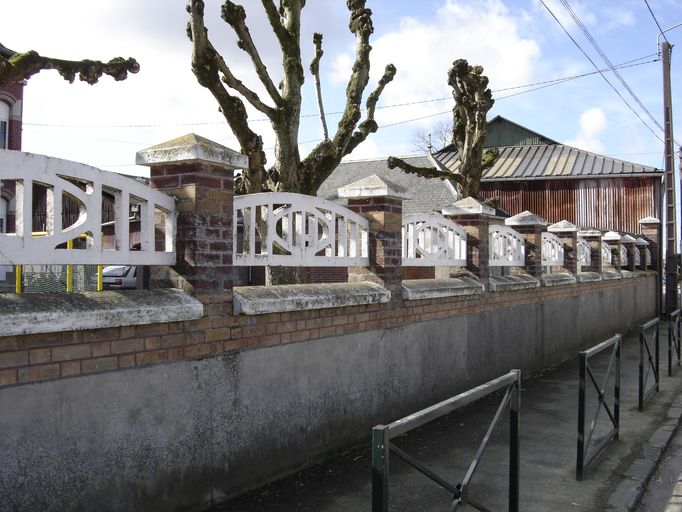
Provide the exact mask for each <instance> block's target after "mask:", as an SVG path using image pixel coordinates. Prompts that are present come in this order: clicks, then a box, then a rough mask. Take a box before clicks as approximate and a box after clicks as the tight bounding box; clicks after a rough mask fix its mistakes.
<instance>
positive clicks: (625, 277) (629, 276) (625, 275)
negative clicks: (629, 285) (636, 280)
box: [620, 270, 637, 279]
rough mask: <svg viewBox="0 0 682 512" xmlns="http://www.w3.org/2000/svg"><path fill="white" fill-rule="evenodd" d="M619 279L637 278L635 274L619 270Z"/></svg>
mask: <svg viewBox="0 0 682 512" xmlns="http://www.w3.org/2000/svg"><path fill="white" fill-rule="evenodd" d="M620 277H622V278H623V279H630V278H631V277H637V272H632V271H631V270H621V271H620Z"/></svg>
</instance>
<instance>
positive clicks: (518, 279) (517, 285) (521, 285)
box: [489, 275, 540, 292]
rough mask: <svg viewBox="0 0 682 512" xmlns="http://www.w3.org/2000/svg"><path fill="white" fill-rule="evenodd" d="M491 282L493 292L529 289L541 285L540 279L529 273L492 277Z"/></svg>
mask: <svg viewBox="0 0 682 512" xmlns="http://www.w3.org/2000/svg"><path fill="white" fill-rule="evenodd" d="M489 283H490V291H491V292H501V291H510V290H527V289H529V288H538V287H539V286H540V281H538V280H537V279H535V278H534V277H533V276H529V275H518V276H496V277H491V278H490V281H489Z"/></svg>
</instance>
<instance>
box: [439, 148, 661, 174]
mask: <svg viewBox="0 0 682 512" xmlns="http://www.w3.org/2000/svg"><path fill="white" fill-rule="evenodd" d="M498 149H499V151H500V156H499V157H498V159H497V160H496V161H495V164H494V165H493V166H492V167H491V168H490V169H487V170H486V171H484V173H483V177H482V178H481V181H482V182H486V181H514V180H548V179H551V180H555V179H580V178H616V177H620V178H622V177H626V178H628V177H629V178H632V177H644V176H655V177H660V176H661V175H662V174H663V171H662V170H660V169H656V168H655V167H649V166H646V165H640V164H634V163H631V162H625V161H623V160H618V159H615V158H610V157H607V156H604V155H599V154H597V153H592V152H590V151H585V150H582V149H578V148H574V147H571V146H565V145H563V144H535V145H525V146H523V145H522V146H506V147H500V148H498ZM433 158H434V160H436V161H437V162H438V163H439V164H440V165H442V166H443V167H445V168H447V169H448V170H450V171H453V172H457V170H458V169H459V157H458V154H457V151H456V150H454V148H452V147H448V148H445V149H443V150H441V151H439V152H438V153H435V154H434V155H433Z"/></svg>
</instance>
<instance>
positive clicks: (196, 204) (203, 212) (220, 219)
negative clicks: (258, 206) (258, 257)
mask: <svg viewBox="0 0 682 512" xmlns="http://www.w3.org/2000/svg"><path fill="white" fill-rule="evenodd" d="M136 163H137V164H139V165H146V166H148V167H149V168H150V170H151V186H152V187H153V188H156V189H158V190H162V191H164V192H165V193H166V194H168V195H170V196H173V197H175V198H176V204H177V211H178V222H177V234H176V251H177V262H176V264H175V265H174V266H173V267H171V268H170V272H169V275H168V278H169V279H170V280H171V281H172V283H173V285H174V286H175V287H176V288H181V289H183V290H185V291H188V292H190V293H193V294H195V295H197V296H198V297H201V296H203V295H211V294H219V293H222V294H224V293H227V294H229V296H230V297H231V293H232V284H233V272H232V229H233V219H232V216H233V212H232V206H233V190H234V175H233V174H234V169H238V168H244V167H246V166H247V165H248V162H247V159H246V157H245V156H244V155H242V154H240V153H237V152H235V151H232V150H231V149H228V148H226V147H224V146H221V145H219V144H216V143H215V142H211V141H209V140H207V139H204V138H203V137H199V136H197V135H194V134H189V135H185V136H183V137H179V138H177V139H174V140H171V141H169V142H166V143H163V144H159V145H157V146H153V147H151V148H148V149H145V150H143V151H140V152H138V153H137V159H136Z"/></svg>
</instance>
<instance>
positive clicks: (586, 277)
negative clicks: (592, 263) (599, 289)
mask: <svg viewBox="0 0 682 512" xmlns="http://www.w3.org/2000/svg"><path fill="white" fill-rule="evenodd" d="M575 279H576V281H578V282H579V283H593V282H597V281H601V275H600V274H599V273H598V272H578V273H577V274H576V276H575Z"/></svg>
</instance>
